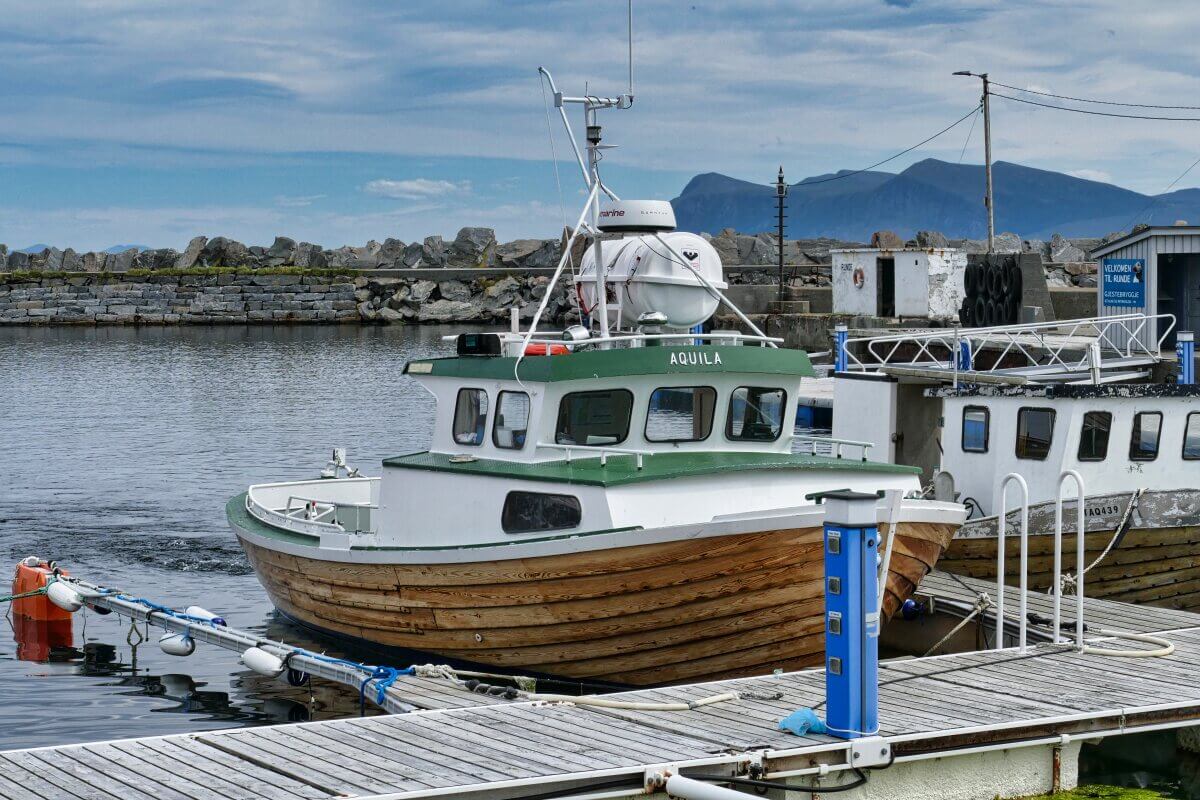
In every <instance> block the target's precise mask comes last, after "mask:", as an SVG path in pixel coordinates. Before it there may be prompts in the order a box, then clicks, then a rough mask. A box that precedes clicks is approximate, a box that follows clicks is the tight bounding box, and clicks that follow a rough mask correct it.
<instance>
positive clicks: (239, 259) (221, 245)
mask: <svg viewBox="0 0 1200 800" xmlns="http://www.w3.org/2000/svg"><path fill="white" fill-rule="evenodd" d="M189 246H190V245H189ZM249 260H250V248H248V247H246V245H244V244H242V243H241V242H238V241H234V240H233V239H227V238H225V237H224V236H215V237H213V238H212V239H209V240H208V242H207V243H206V244H205V245H204V249H202V250H201V251H200V263H202V264H203V265H204V266H206V267H241V266H245V265H246V264H247V263H248V262H249Z"/></svg>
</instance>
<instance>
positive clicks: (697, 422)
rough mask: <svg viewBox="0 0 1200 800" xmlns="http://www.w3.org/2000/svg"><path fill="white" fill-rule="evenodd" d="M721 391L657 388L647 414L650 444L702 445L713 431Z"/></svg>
mask: <svg viewBox="0 0 1200 800" xmlns="http://www.w3.org/2000/svg"><path fill="white" fill-rule="evenodd" d="M716 405H717V390H716V389H712V388H709V387H707V386H669V387H666V388H663V389H655V390H654V392H653V393H652V394H651V395H650V408H649V410H648V411H647V412H646V441H648V442H699V441H702V440H704V439H707V438H708V434H710V433H711V432H712V422H713V410H714V409H715V408H716Z"/></svg>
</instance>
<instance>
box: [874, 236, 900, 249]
mask: <svg viewBox="0 0 1200 800" xmlns="http://www.w3.org/2000/svg"><path fill="white" fill-rule="evenodd" d="M871 247H877V248H879V249H881V250H899V249H900V248H902V247H904V240H903V239H901V238H900V237H899V236H897V235H896V234H895V233H893V232H892V231H875V232H874V233H872V234H871Z"/></svg>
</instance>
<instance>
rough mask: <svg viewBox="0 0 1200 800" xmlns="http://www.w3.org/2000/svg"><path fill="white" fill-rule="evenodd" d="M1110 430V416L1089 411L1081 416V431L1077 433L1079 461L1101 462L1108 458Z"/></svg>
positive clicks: (1105, 413) (1106, 413) (1100, 412)
mask: <svg viewBox="0 0 1200 800" xmlns="http://www.w3.org/2000/svg"><path fill="white" fill-rule="evenodd" d="M1110 430H1112V414H1110V413H1108V412H1107V411H1089V412H1087V413H1086V414H1084V415H1083V430H1082V431H1080V433H1079V453H1078V458H1079V460H1080V461H1103V460H1104V459H1106V458H1108V432H1109V431H1110Z"/></svg>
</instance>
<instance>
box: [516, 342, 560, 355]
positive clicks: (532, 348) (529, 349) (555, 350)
mask: <svg viewBox="0 0 1200 800" xmlns="http://www.w3.org/2000/svg"><path fill="white" fill-rule="evenodd" d="M546 349H547V346H546V345H544V344H541V343H540V342H534V343H533V344H530V345H527V346H526V347H525V355H527V356H544V355H551V356H565V355H566V354H567V353H569V352H571V351H570V350H569V349H568V348H567V346H566V345H565V344H552V345H550V346H549V350H550V352H549V353H547V352H546Z"/></svg>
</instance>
